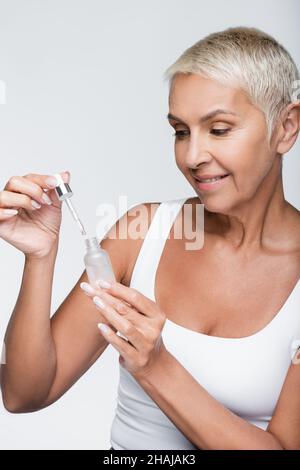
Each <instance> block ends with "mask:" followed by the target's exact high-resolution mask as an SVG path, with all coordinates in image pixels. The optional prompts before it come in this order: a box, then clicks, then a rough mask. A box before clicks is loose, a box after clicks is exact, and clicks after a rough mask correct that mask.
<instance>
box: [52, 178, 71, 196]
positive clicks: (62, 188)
mask: <svg viewBox="0 0 300 470" xmlns="http://www.w3.org/2000/svg"><path fill="white" fill-rule="evenodd" d="M54 176H55V178H56V180H57V183H58V186H56V187H55V192H56V194H57V197H58V199H59V200H60V201H64V200H65V199H67V198H69V197H72V196H73V192H72V190H71V188H70V186H69V185H68V183H65V182H64V180H63V179H62V176H61V175H60V174H59V173H55V175H54Z"/></svg>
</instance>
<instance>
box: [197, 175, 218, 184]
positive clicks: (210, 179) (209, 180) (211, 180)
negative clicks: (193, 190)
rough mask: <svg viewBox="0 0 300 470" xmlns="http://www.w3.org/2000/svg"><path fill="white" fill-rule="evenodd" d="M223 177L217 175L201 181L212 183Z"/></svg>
mask: <svg viewBox="0 0 300 470" xmlns="http://www.w3.org/2000/svg"><path fill="white" fill-rule="evenodd" d="M221 178H222V176H217V177H216V178H209V179H207V180H200V181H201V183H212V182H213V181H218V180H220V179H221Z"/></svg>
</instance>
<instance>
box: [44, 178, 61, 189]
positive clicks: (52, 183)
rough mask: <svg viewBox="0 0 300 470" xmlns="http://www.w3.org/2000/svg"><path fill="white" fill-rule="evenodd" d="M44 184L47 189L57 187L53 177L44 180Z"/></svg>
mask: <svg viewBox="0 0 300 470" xmlns="http://www.w3.org/2000/svg"><path fill="white" fill-rule="evenodd" d="M45 183H46V184H47V186H49V188H55V186H57V184H58V183H57V179H56V178H55V176H49V177H48V178H46V179H45Z"/></svg>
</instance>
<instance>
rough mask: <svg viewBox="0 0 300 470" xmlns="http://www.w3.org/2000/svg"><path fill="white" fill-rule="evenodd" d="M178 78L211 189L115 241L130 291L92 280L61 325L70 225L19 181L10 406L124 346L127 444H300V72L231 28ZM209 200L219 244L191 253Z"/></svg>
mask: <svg viewBox="0 0 300 470" xmlns="http://www.w3.org/2000/svg"><path fill="white" fill-rule="evenodd" d="M166 75H167V77H168V78H169V79H170V95H169V106H170V109H169V114H168V119H169V121H170V124H171V125H172V127H173V128H174V129H175V131H176V141H175V156H176V163H177V165H178V167H179V169H180V170H181V172H182V173H183V174H184V176H185V177H186V178H187V180H188V181H189V182H190V184H191V185H192V187H193V188H194V190H195V192H196V196H195V197H194V198H189V199H187V198H183V199H175V200H171V201H164V202H162V203H160V204H155V211H153V210H151V209H153V208H152V205H151V204H150V203H147V204H145V205H144V207H146V208H147V211H146V214H147V215H146V216H144V218H145V220H146V222H147V230H146V232H145V234H144V235H145V236H144V237H141V238H140V239H135V238H133V237H130V234H129V231H128V232H127V233H128V236H127V238H126V239H124V238H121V237H118V236H117V237H116V238H111V237H110V236H109V234H107V237H106V238H105V239H104V240H103V241H102V242H101V246H102V247H103V248H104V249H106V250H107V251H108V252H109V254H110V257H111V260H112V264H113V267H114V271H115V275H116V280H117V282H115V283H113V284H112V285H110V286H108V285H105V284H103V283H101V285H100V286H99V289H97V290H95V289H93V288H92V286H91V285H90V284H88V283H87V282H86V281H87V276H86V273H85V272H83V274H82V275H81V277H80V279H79V281H78V283H77V284H76V285H75V286H74V288H73V290H72V291H71V292H70V293H69V295H68V296H67V298H66V299H65V301H64V302H63V303H62V304H61V306H60V307H59V308H58V310H57V311H56V312H55V314H54V315H53V316H52V318H51V320H50V318H49V317H50V312H49V309H50V298H51V290H52V277H53V269H54V265H55V259H56V253H57V246H58V238H59V227H60V222H61V207H60V203H59V201H58V200H57V199H56V198H55V196H54V195H53V190H52V189H50V188H51V184H52V183H53V182H52V181H51V178H50V179H49V177H48V178H47V177H46V176H44V175H36V174H34V175H33V174H29V175H25V176H23V177H12V178H11V179H10V180H9V181H8V183H7V184H6V186H5V188H4V190H3V191H2V192H1V193H0V201H1V203H0V206H1V207H2V209H1V222H0V236H1V237H2V238H3V239H5V240H7V241H8V242H9V243H10V244H12V245H14V246H15V247H16V248H18V249H20V250H21V251H23V252H24V254H25V265H24V275H23V279H22V285H21V289H20V294H19V297H18V300H17V303H16V306H15V309H14V312H13V315H12V317H11V320H10V322H9V325H8V329H7V332H6V337H5V344H6V364H4V365H3V366H2V370H1V372H2V377H1V381H2V392H3V399H4V404H5V406H6V408H7V409H8V410H9V411H11V412H31V411H35V410H38V409H41V408H44V407H46V406H48V405H50V404H51V403H53V402H54V401H56V400H57V399H58V398H59V397H60V396H61V395H63V394H64V393H65V392H66V390H68V389H69V387H70V386H71V385H72V384H73V383H74V382H75V381H76V380H77V379H78V378H79V377H80V376H81V375H82V374H83V373H84V372H85V371H86V370H87V369H88V368H89V367H90V366H91V365H92V364H93V363H94V362H95V361H96V359H97V358H99V357H100V356H101V354H102V353H103V351H104V349H105V348H106V347H107V345H108V344H111V345H112V346H113V347H114V348H116V350H117V351H118V352H119V353H120V384H119V389H118V406H117V409H116V415H115V419H114V422H113V426H112V432H111V444H112V446H113V448H114V449H196V448H200V449H300V395H299V388H300V365H299V362H300V360H299V359H298V356H297V349H298V348H299V346H300V282H299V277H300V216H299V211H298V210H297V209H296V208H295V207H293V206H292V205H291V204H290V203H289V202H287V201H286V200H285V197H284V191H283V182H282V159H283V155H284V154H285V153H287V152H288V151H289V150H290V149H291V147H292V146H293V144H294V143H295V141H296V138H297V136H298V132H299V122H300V118H299V116H300V113H299V104H298V103H297V102H296V101H295V100H293V99H292V93H293V91H294V88H293V86H294V83H295V81H296V80H298V79H299V73H298V70H297V67H296V66H295V63H294V62H293V60H292V58H291V57H290V55H289V53H288V52H287V51H286V50H285V49H284V47H283V46H282V45H280V44H279V43H278V42H277V41H276V40H275V39H273V38H272V37H270V36H268V35H267V34H265V33H263V32H261V31H259V30H257V29H254V28H230V29H227V30H225V31H222V32H217V33H214V34H211V35H210V36H208V37H206V38H204V39H202V40H201V41H199V42H198V43H196V44H195V45H193V46H192V47H190V48H189V49H187V50H186V51H185V52H184V53H183V54H182V56H181V57H180V58H179V59H178V60H177V61H176V62H175V64H173V65H172V66H171V67H170V68H169V69H168V71H167V74H166ZM68 177H69V175H67V174H66V175H64V178H65V180H66V181H67V180H68ZM52 187H53V186H52ZM46 188H48V191H47V195H48V197H50V201H48V202H51V204H49V205H48V204H47V200H46V201H44V200H43V197H45V194H46V192H45V191H43V189H46ZM31 200H34V201H35V202H39V203H40V204H41V205H42V206H41V207H40V208H39V209H35V208H33V207H32V206H31ZM199 204H202V207H204V211H203V216H204V243H203V245H201V247H200V248H198V249H194V250H191V249H190V250H187V249H186V242H187V239H186V237H185V236H184V235H183V236H182V237H175V236H174V227H175V223H177V222H178V221H182V215H183V212H184V210H185V208H186V207H187V206H188V205H189V206H190V207H192V209H193V211H191V212H189V214H190V219H188V217H187V221H186V219H185V222H184V223H190V222H192V223H194V222H195V217H196V214H197V206H199ZM7 208H10V210H11V209H12V208H17V209H18V213H17V214H16V215H15V214H14V213H12V214H9V213H7V212H6V210H7ZM134 209H136V210H137V212H135V213H133V211H132V210H131V211H129V212H128V213H126V214H125V215H124V216H123V217H122V218H120V219H119V220H118V221H117V223H116V224H115V226H114V227H113V230H115V229H116V233H117V234H118V233H120V232H119V231H120V230H123V229H124V228H125V222H126V223H127V227H128V221H129V223H130V222H132V221H133V222H134V221H135V218H136V215H135V214H136V213H139V212H138V209H141V207H140V206H137V207H135V208H134ZM166 220H167V221H168V222H167V223H162V222H163V221H164V222H165V221H166ZM180 223H181V222H180ZM200 225H201V224H200ZM158 228H159V230H160V237H156V238H155V237H154V236H152V235H153V234H154V233H155V231H157V229H158ZM196 230H198V231H201V226H197V224H196ZM183 233H185V232H184V231H183ZM82 281H84V282H82ZM80 287H81V288H82V289H83V290H84V292H85V293H86V294H87V295H85V296H84V295H82V290H81V289H80ZM99 318H100V320H101V323H100V324H99V328H97V325H98V323H99ZM103 325H104V327H105V326H106V329H105V328H104V329H103ZM118 332H120V333H122V334H123V335H124V336H125V338H122V337H121V336H119V335H118ZM126 338H127V341H126ZM24 365H26V367H24Z"/></svg>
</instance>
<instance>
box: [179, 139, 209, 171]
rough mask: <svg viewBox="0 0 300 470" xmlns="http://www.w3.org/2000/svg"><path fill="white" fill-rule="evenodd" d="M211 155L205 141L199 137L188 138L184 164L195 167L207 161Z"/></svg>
mask: <svg viewBox="0 0 300 470" xmlns="http://www.w3.org/2000/svg"><path fill="white" fill-rule="evenodd" d="M211 158H212V156H211V153H210V149H209V148H208V146H207V144H206V143H205V141H202V142H200V139H199V138H194V139H190V142H189V146H188V149H187V152H186V155H185V164H186V166H188V167H190V168H197V167H198V166H199V165H201V163H205V162H209V161H210V160H211Z"/></svg>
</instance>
